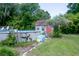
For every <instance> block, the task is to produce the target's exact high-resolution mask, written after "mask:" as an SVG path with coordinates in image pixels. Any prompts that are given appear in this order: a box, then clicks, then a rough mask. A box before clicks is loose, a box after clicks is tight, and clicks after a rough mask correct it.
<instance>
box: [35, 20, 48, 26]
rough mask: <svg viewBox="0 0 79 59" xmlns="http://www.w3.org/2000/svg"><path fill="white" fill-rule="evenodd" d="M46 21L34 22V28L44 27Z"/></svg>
mask: <svg viewBox="0 0 79 59" xmlns="http://www.w3.org/2000/svg"><path fill="white" fill-rule="evenodd" d="M46 25H47V24H46V20H38V21H37V22H36V26H46Z"/></svg>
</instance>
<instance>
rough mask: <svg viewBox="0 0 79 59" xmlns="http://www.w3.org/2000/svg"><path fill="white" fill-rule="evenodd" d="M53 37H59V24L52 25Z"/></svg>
mask: <svg viewBox="0 0 79 59" xmlns="http://www.w3.org/2000/svg"><path fill="white" fill-rule="evenodd" d="M53 37H61V31H60V27H59V26H55V27H54V32H53Z"/></svg>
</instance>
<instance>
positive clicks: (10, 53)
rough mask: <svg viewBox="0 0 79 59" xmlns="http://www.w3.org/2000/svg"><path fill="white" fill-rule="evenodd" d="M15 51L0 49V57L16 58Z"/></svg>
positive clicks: (7, 48)
mask: <svg viewBox="0 0 79 59" xmlns="http://www.w3.org/2000/svg"><path fill="white" fill-rule="evenodd" d="M16 55H18V53H17V51H16V50H14V49H12V48H9V47H0V56H16Z"/></svg>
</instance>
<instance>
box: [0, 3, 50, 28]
mask: <svg viewBox="0 0 79 59" xmlns="http://www.w3.org/2000/svg"><path fill="white" fill-rule="evenodd" d="M0 15H1V16H0V18H1V19H0V25H1V26H3V25H4V26H5V25H9V26H13V27H14V28H16V29H34V23H35V22H36V21H37V20H41V19H45V20H47V19H49V18H50V14H49V13H48V12H47V11H44V10H42V9H40V6H39V4H38V3H22V4H10V3H8V4H1V5H0Z"/></svg>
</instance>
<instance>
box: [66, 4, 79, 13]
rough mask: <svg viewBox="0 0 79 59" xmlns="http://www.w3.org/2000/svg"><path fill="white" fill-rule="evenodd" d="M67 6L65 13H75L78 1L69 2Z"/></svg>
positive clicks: (77, 9) (77, 10) (78, 5)
mask: <svg viewBox="0 0 79 59" xmlns="http://www.w3.org/2000/svg"><path fill="white" fill-rule="evenodd" d="M67 7H68V8H69V10H68V11H67V13H73V14H76V13H77V12H79V3H69V4H68V5H67Z"/></svg>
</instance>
